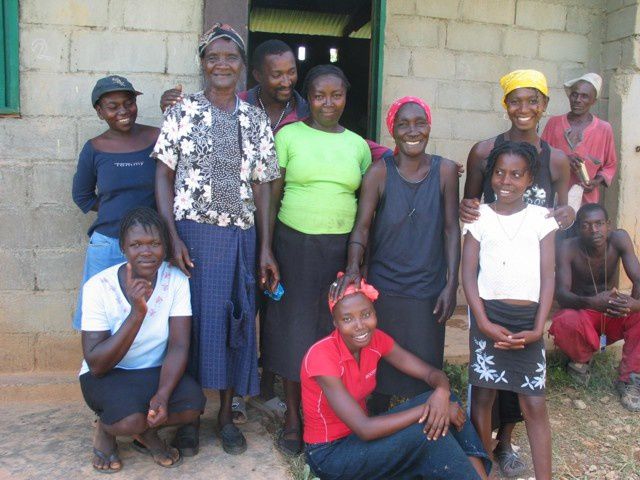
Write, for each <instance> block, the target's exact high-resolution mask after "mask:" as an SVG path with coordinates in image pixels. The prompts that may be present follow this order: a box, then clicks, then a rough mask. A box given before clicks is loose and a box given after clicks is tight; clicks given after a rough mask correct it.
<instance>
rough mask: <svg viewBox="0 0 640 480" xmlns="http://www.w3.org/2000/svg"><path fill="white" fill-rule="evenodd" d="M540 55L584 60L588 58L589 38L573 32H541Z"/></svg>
mask: <svg viewBox="0 0 640 480" xmlns="http://www.w3.org/2000/svg"><path fill="white" fill-rule="evenodd" d="M540 57H541V58H543V59H548V60H555V61H563V60H570V61H573V62H586V61H587V60H588V59H589V39H588V38H587V37H585V36H583V35H576V34H575V33H564V32H543V33H541V34H540Z"/></svg>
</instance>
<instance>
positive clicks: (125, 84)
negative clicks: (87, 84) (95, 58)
mask: <svg viewBox="0 0 640 480" xmlns="http://www.w3.org/2000/svg"><path fill="white" fill-rule="evenodd" d="M110 92H131V93H133V94H135V95H142V92H138V91H137V90H136V89H135V88H133V85H131V82H130V81H129V80H127V79H126V78H124V77H121V76H120V75H109V76H108V77H104V78H101V79H100V80H98V81H97V82H96V85H95V87H93V91H92V92H91V105H93V106H94V107H95V106H96V103H98V100H100V97H101V96H102V95H104V94H105V93H110Z"/></svg>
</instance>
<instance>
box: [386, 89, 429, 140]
mask: <svg viewBox="0 0 640 480" xmlns="http://www.w3.org/2000/svg"><path fill="white" fill-rule="evenodd" d="M407 103H417V104H418V105H420V106H421V107H422V109H423V110H424V113H425V114H426V115H427V122H428V123H429V125H431V108H430V107H429V105H427V102H425V101H424V100H422V99H421V98H419V97H402V98H399V99H398V100H396V101H395V102H393V103H392V104H391V107H389V111H388V112H387V128H388V129H389V134H390V135H391V136H392V137H393V126H394V124H395V123H396V115H397V114H398V110H400V108H402V106H403V105H405V104H407Z"/></svg>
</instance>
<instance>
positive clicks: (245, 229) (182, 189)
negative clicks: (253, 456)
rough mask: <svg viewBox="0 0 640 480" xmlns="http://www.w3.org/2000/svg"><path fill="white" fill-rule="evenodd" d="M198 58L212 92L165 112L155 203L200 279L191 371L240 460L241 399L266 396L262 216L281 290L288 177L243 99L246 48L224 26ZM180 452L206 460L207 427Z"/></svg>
mask: <svg viewBox="0 0 640 480" xmlns="http://www.w3.org/2000/svg"><path fill="white" fill-rule="evenodd" d="M198 54H199V55H200V62H201V65H202V70H203V73H204V79H205V87H204V90H203V91H201V92H198V93H195V94H192V95H188V96H187V97H186V98H185V100H184V101H183V102H181V103H179V104H176V105H174V106H172V107H171V108H169V109H168V110H167V111H166V112H165V120H164V124H163V126H162V131H161V133H160V136H159V138H158V142H157V144H156V146H155V149H154V152H153V156H155V157H156V158H157V159H158V160H159V162H158V166H157V174H156V201H157V205H158V211H159V212H160V214H161V215H162V216H163V217H164V218H165V220H166V221H167V224H168V226H169V232H170V236H171V242H172V246H173V251H172V262H173V263H174V264H175V265H176V266H178V267H179V268H180V269H181V270H182V271H183V272H184V273H185V274H186V275H188V276H189V277H190V278H191V281H190V284H191V301H192V307H193V323H192V325H193V326H192V339H191V353H190V361H189V370H190V373H191V374H192V375H194V376H195V377H196V378H197V379H198V380H199V381H200V384H201V385H202V387H204V388H211V389H216V390H220V411H219V413H218V426H219V428H220V437H221V439H222V446H223V448H224V450H225V451H226V452H227V453H231V454H240V453H242V452H244V451H245V450H246V448H247V447H246V440H245V438H244V436H243V435H242V433H241V432H240V430H239V429H238V428H237V427H236V426H235V425H234V424H233V422H232V413H231V401H232V397H233V394H234V392H236V393H237V394H238V395H255V394H257V393H258V374H257V359H256V352H257V348H256V335H255V322H254V319H255V305H254V302H255V299H254V289H255V276H254V266H255V264H256V262H255V260H256V252H255V249H256V229H255V228H254V212H255V218H256V223H257V230H258V237H259V242H258V246H259V248H260V252H259V260H260V263H259V265H260V284H261V286H263V287H267V288H271V289H275V286H276V285H277V282H278V279H279V274H278V269H277V266H276V264H275V261H274V260H273V255H272V253H271V247H270V240H269V239H270V232H269V194H270V187H269V184H268V182H271V181H273V180H274V179H276V178H278V177H279V176H280V174H279V169H278V163H277V159H276V154H275V150H274V145H273V134H272V132H271V128H270V126H269V119H268V118H267V116H266V115H265V114H264V112H263V111H262V110H260V109H258V108H256V107H253V106H251V105H249V104H248V103H245V102H244V101H242V100H240V99H239V98H238V97H237V96H236V86H237V83H238V79H239V78H240V74H241V72H242V69H243V67H244V66H245V48H244V43H243V41H242V38H241V37H240V36H239V35H238V34H237V33H236V32H235V31H234V30H233V28H231V27H230V26H228V25H220V24H216V25H214V26H213V27H212V28H211V29H210V30H209V31H208V32H207V33H205V34H204V35H203V37H202V38H201V40H200V44H199V45H198ZM174 445H175V446H177V447H178V448H180V450H181V451H182V452H183V454H185V451H186V452H187V455H188V454H195V453H197V449H198V426H197V425H191V426H188V427H187V428H185V427H183V428H182V429H180V430H179V431H178V433H177V436H176V440H175V442H174Z"/></svg>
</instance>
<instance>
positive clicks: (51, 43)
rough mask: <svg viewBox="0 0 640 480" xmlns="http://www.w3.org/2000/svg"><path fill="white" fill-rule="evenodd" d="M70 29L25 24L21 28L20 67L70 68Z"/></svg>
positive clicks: (53, 69) (60, 70)
mask: <svg viewBox="0 0 640 480" xmlns="http://www.w3.org/2000/svg"><path fill="white" fill-rule="evenodd" d="M70 38H71V35H70V34H69V32H68V31H66V30H62V29H56V28H53V27H49V28H40V27H32V26H28V25H25V26H24V27H22V28H20V68H21V69H22V70H44V71H48V72H66V71H68V70H69V39H70Z"/></svg>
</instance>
